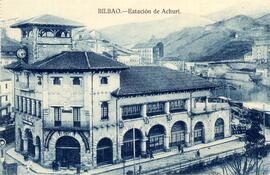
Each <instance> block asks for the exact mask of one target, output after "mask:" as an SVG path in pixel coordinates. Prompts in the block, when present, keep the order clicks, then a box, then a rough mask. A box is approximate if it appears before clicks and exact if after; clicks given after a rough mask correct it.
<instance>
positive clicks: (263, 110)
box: [263, 103, 266, 136]
mask: <svg viewBox="0 0 270 175" xmlns="http://www.w3.org/2000/svg"><path fill="white" fill-rule="evenodd" d="M265 112H266V111H265V105H264V103H263V135H264V136H265Z"/></svg>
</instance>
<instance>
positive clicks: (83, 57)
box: [6, 51, 128, 71]
mask: <svg viewBox="0 0 270 175" xmlns="http://www.w3.org/2000/svg"><path fill="white" fill-rule="evenodd" d="M17 67H19V68H20V67H23V68H25V69H27V70H36V71H91V70H93V71H94V70H121V69H127V68H128V67H127V66H126V65H125V64H122V63H119V62H117V61H115V60H113V59H111V58H108V57H106V56H103V55H99V54H96V53H94V52H82V51H65V52H62V53H60V54H57V55H54V56H52V57H49V58H46V59H44V60H42V61H38V62H35V63H33V64H30V65H27V64H25V63H22V62H20V63H18V62H16V63H14V64H13V65H12V64H11V65H8V66H6V68H9V69H17Z"/></svg>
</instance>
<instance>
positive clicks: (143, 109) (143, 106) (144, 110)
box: [142, 104, 147, 117]
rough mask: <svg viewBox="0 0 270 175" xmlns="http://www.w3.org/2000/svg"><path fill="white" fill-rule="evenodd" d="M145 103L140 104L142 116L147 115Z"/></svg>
mask: <svg viewBox="0 0 270 175" xmlns="http://www.w3.org/2000/svg"><path fill="white" fill-rule="evenodd" d="M146 113H147V104H143V105H142V116H143V117H147V114H146Z"/></svg>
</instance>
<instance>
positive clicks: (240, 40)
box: [160, 14, 270, 61]
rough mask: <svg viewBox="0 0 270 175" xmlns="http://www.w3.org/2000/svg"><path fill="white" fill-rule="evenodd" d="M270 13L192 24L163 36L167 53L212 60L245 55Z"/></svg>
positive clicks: (183, 58)
mask: <svg viewBox="0 0 270 175" xmlns="http://www.w3.org/2000/svg"><path fill="white" fill-rule="evenodd" d="M269 19H270V14H268V15H265V16H262V17H259V18H255V19H254V18H251V17H248V16H245V15H237V16H235V17H233V18H229V19H226V20H221V21H218V22H216V23H214V24H209V25H206V26H204V27H189V28H185V29H183V30H181V31H178V32H174V33H171V34H169V35H168V36H166V37H164V38H162V39H160V40H161V41H162V42H163V44H164V49H165V55H166V56H177V57H178V58H179V59H180V60H193V61H210V60H229V59H240V58H243V56H244V54H246V53H248V52H250V51H251V48H252V44H253V42H254V39H255V37H256V36H257V33H260V32H262V31H261V30H264V27H266V26H265V25H267V24H270V20H269Z"/></svg>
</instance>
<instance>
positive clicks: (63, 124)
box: [44, 120, 90, 131]
mask: <svg viewBox="0 0 270 175" xmlns="http://www.w3.org/2000/svg"><path fill="white" fill-rule="evenodd" d="M44 129H47V130H62V131H71V130H72V131H74V130H76V131H88V130H89V129H90V127H89V121H51V120H49V121H48V120H45V121H44Z"/></svg>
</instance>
